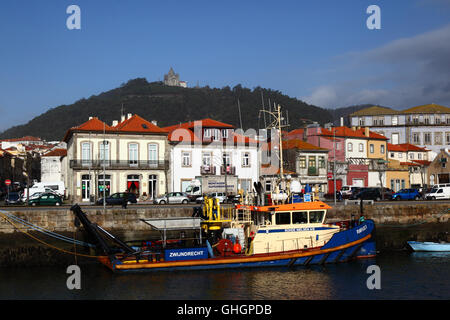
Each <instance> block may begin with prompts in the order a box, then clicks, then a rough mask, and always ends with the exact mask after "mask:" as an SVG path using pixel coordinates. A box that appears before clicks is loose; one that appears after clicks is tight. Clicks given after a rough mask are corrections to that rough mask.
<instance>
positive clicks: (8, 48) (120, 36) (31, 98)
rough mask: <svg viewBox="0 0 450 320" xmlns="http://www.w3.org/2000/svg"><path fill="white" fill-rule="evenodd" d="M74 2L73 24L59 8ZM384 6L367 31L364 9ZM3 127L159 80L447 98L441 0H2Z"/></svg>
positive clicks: (383, 97) (311, 96) (448, 35)
mask: <svg viewBox="0 0 450 320" xmlns="http://www.w3.org/2000/svg"><path fill="white" fill-rule="evenodd" d="M71 4H76V5H78V6H79V7H80V8H81V30H68V29H67V27H66V19H67V18H68V17H69V14H67V13H66V9H67V7H68V6H69V5H71ZM371 4H376V5H378V6H379V7H380V8H381V27H382V28H381V30H369V29H368V28H367V27H366V19H367V18H368V17H369V15H368V14H367V13H366V8H367V7H368V6H369V5H371ZM0 41H1V42H0V43H1V44H2V47H1V50H0V112H1V114H2V117H1V118H0V130H5V129H7V128H9V127H11V126H12V125H17V124H23V123H26V122H28V121H29V120H31V119H32V118H33V117H35V116H37V115H39V114H41V113H43V112H45V111H47V110H48V109H49V108H53V107H57V106H59V105H62V104H71V103H73V102H75V101H77V100H79V99H81V98H88V97H89V96H91V95H95V94H99V93H101V92H103V91H107V90H110V89H113V88H116V87H118V86H119V85H120V84H121V83H123V82H126V81H128V80H129V79H132V78H137V77H145V78H146V79H147V80H148V81H157V80H162V79H163V76H164V74H165V73H167V71H168V70H169V68H170V67H173V68H174V70H175V71H176V72H177V73H179V74H180V77H181V79H182V80H185V81H187V82H188V85H190V86H194V85H196V83H197V81H198V82H199V84H200V85H201V86H203V85H209V86H210V87H223V86H227V85H229V86H234V85H236V84H238V83H241V84H242V85H243V86H246V87H250V88H253V87H256V86H262V87H266V88H272V89H276V90H280V91H281V92H283V93H285V94H288V95H290V96H292V97H297V98H299V99H302V100H305V101H306V102H308V103H312V104H316V105H319V106H322V107H327V108H334V107H341V106H347V105H353V104H360V103H377V104H382V105H386V106H390V107H394V108H403V107H409V106H415V105H420V104H424V103H439V104H443V105H447V106H450V58H449V57H450V0H428V1H426V0H396V1H375V0H373V1H364V0H355V1H350V0H349V1H331V0H330V1H325V0H323V1H320V0H318V1H312V0H310V1H300V0H297V1H244V0H241V1H211V0H209V1H201V0H198V1H197V0H192V1H151V0H147V1H140V0H134V1H127V2H126V1H112V0H110V1H101V0H96V1H84V0H71V1H65V0H54V1H50V0H42V1H22V0H2V1H1V2H0Z"/></svg>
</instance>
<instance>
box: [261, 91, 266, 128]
mask: <svg viewBox="0 0 450 320" xmlns="http://www.w3.org/2000/svg"><path fill="white" fill-rule="evenodd" d="M261 102H262V108H263V111H266V109H265V108H264V97H263V92H262V90H261ZM263 117H264V128H265V127H267V123H266V113H265V112H263Z"/></svg>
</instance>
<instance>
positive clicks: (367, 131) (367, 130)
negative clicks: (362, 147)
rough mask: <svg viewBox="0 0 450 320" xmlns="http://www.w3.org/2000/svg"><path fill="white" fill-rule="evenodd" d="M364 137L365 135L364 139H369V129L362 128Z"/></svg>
mask: <svg viewBox="0 0 450 320" xmlns="http://www.w3.org/2000/svg"><path fill="white" fill-rule="evenodd" d="M364 135H365V136H366V137H369V136H370V131H369V127H365V128H364Z"/></svg>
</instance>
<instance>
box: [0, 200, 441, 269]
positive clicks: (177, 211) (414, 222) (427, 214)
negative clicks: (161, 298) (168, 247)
mask: <svg viewBox="0 0 450 320" xmlns="http://www.w3.org/2000/svg"><path fill="white" fill-rule="evenodd" d="M82 210H83V211H84V212H85V213H86V214H87V216H88V218H89V219H90V221H91V222H93V223H96V224H98V225H99V226H101V227H102V228H104V229H105V230H107V231H109V232H111V233H112V234H114V235H115V236H117V237H118V238H120V239H122V240H124V241H129V240H135V239H142V240H144V239H148V238H149V237H150V238H159V237H160V234H159V232H158V231H152V230H151V228H150V227H149V226H148V225H147V224H145V223H144V222H142V221H140V219H152V218H167V217H190V216H192V212H193V209H192V207H184V208H181V207H175V206H167V207H164V208H161V207H157V208H140V207H138V206H136V207H133V206H130V207H129V208H127V209H122V208H108V209H107V210H106V212H104V211H103V209H102V208H100V209H99V208H90V207H85V208H83V207H82ZM3 212H4V211H3ZM8 213H10V214H13V215H14V216H16V217H19V218H21V219H23V220H26V221H28V222H29V223H32V224H34V225H37V226H39V227H41V228H44V229H47V230H50V231H53V232H56V233H58V234H61V235H64V236H67V237H70V238H75V239H77V240H81V241H85V242H89V239H86V234H85V233H84V232H82V231H81V230H80V229H79V228H76V227H75V223H74V220H75V216H74V214H73V213H72V212H71V211H70V209H69V208H67V209H65V208H64V209H61V208H60V209H58V210H56V209H45V210H44V209H43V210H23V209H22V210H21V208H18V209H17V210H15V211H8ZM352 214H353V215H354V218H355V219H358V218H359V216H360V206H359V205H346V206H344V205H339V206H336V207H334V208H332V209H330V210H328V214H327V221H329V222H335V221H339V220H350V218H351V216H352ZM363 215H364V217H365V218H367V219H373V220H374V221H375V224H376V233H375V235H376V241H377V250H398V249H405V246H406V241H408V240H418V241H425V240H428V241H435V240H445V241H450V237H449V233H450V221H449V218H450V205H449V204H447V203H433V202H426V203H422V202H420V203H419V202H408V203H401V204H397V203H393V204H390V203H387V204H374V205H364V207H363ZM17 227H20V229H21V230H22V231H27V232H29V234H28V235H27V234H25V233H23V232H20V231H19V230H17V228H16V227H15V226H13V225H11V224H10V223H9V222H7V221H6V220H5V219H4V218H3V217H2V216H0V257H1V258H0V267H1V266H33V265H54V264H61V263H62V264H67V263H69V264H72V263H73V261H74V256H73V255H71V254H67V253H64V252H62V250H67V251H71V252H73V251H74V250H77V252H78V253H84V254H89V250H88V249H84V248H82V247H80V246H78V247H77V248H74V247H73V245H72V244H70V243H65V242H62V241H60V240H56V239H53V238H50V237H48V236H43V235H42V234H40V233H38V232H35V231H31V232H30V230H29V229H26V228H24V227H21V226H20V225H18V224H17ZM33 237H35V238H37V239H41V240H42V241H45V242H46V244H44V243H42V242H39V241H37V240H36V239H35V238H33ZM49 245H50V246H49ZM52 246H53V247H52ZM55 247H56V248H60V249H62V250H56V249H55ZM91 254H92V252H91ZM93 260H95V259H89V258H85V259H84V258H82V257H80V258H79V259H78V262H80V261H85V262H88V261H93Z"/></svg>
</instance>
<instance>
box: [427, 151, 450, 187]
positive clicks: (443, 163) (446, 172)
mask: <svg viewBox="0 0 450 320" xmlns="http://www.w3.org/2000/svg"><path fill="white" fill-rule="evenodd" d="M428 177H429V182H430V186H433V185H435V184H441V183H450V149H448V148H445V149H444V148H443V149H441V150H440V152H439V153H438V154H437V156H436V157H435V158H434V160H433V161H432V162H431V163H430V165H429V167H428Z"/></svg>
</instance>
